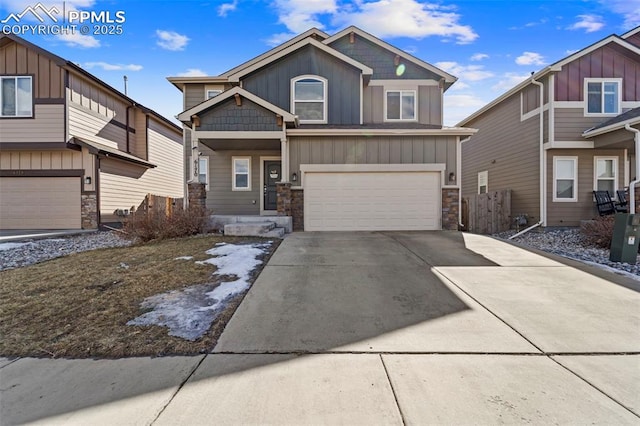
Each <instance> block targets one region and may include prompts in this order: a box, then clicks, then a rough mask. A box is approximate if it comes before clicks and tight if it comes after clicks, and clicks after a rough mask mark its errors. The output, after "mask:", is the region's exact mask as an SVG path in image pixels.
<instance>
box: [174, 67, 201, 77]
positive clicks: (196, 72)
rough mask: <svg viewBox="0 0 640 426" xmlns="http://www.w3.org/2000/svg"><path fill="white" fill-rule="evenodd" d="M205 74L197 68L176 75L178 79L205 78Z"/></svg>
mask: <svg viewBox="0 0 640 426" xmlns="http://www.w3.org/2000/svg"><path fill="white" fill-rule="evenodd" d="M206 76H207V73H206V72H204V71H202V70H201V69H199V68H189V69H188V70H186V71H185V72H181V73H179V74H178V77H206Z"/></svg>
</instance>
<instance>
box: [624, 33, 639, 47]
mask: <svg viewBox="0 0 640 426" xmlns="http://www.w3.org/2000/svg"><path fill="white" fill-rule="evenodd" d="M626 41H628V42H629V43H631V44H633V45H634V46H638V47H640V33H635V34H634V35H632V36H630V37H627V38H626Z"/></svg>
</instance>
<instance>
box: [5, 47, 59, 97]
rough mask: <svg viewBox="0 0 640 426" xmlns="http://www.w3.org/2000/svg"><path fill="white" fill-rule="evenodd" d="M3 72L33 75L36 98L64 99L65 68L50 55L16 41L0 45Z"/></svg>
mask: <svg viewBox="0 0 640 426" xmlns="http://www.w3.org/2000/svg"><path fill="white" fill-rule="evenodd" d="M1 74H4V75H31V76H33V93H34V97H35V98H36V99H64V74H65V71H64V69H63V68H61V67H60V66H58V65H57V64H56V63H55V62H54V61H52V60H51V59H49V57H47V56H45V55H41V54H40V53H39V52H38V51H36V50H33V49H29V48H27V47H26V46H23V45H20V44H18V43H16V42H9V43H7V44H6V45H4V46H2V47H0V75H1Z"/></svg>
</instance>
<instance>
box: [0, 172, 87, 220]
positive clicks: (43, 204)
mask: <svg viewBox="0 0 640 426" xmlns="http://www.w3.org/2000/svg"><path fill="white" fill-rule="evenodd" d="M80 203H81V200H80V178H78V177H28V178H8V177H7V178H0V229H77V228H80V227H81V219H80V210H81V206H80Z"/></svg>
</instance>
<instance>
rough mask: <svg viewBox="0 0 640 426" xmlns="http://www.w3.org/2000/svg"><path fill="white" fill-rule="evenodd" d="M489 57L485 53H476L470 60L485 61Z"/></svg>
mask: <svg viewBox="0 0 640 426" xmlns="http://www.w3.org/2000/svg"><path fill="white" fill-rule="evenodd" d="M488 57H489V55H487V54H486V53H476V54H475V55H471V58H470V59H471V60H472V61H481V60H483V59H487V58H488Z"/></svg>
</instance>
